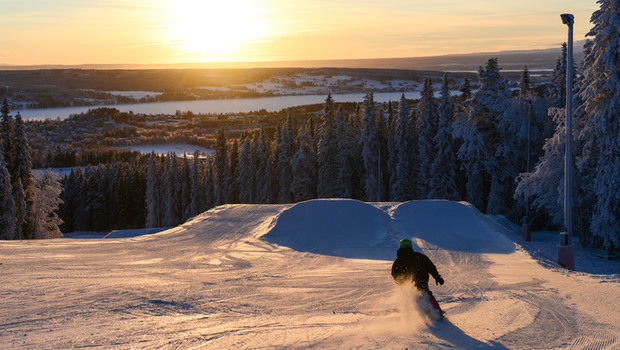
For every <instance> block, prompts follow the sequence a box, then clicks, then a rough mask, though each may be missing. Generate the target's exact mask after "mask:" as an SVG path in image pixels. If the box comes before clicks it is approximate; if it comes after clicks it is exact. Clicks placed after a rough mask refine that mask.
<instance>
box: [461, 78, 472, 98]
mask: <svg viewBox="0 0 620 350" xmlns="http://www.w3.org/2000/svg"><path fill="white" fill-rule="evenodd" d="M459 91H460V92H461V94H460V95H459V100H460V101H461V102H462V101H467V100H469V99H470V98H471V82H470V81H469V79H467V78H465V79H464V80H463V85H462V86H461V88H460V89H459Z"/></svg>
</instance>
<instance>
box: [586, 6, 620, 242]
mask: <svg viewBox="0 0 620 350" xmlns="http://www.w3.org/2000/svg"><path fill="white" fill-rule="evenodd" d="M598 3H599V4H600V8H599V9H598V10H597V11H595V12H594V13H593V14H592V18H591V20H590V22H592V24H593V25H594V26H593V27H592V29H591V30H590V32H588V34H586V36H588V37H593V40H592V41H589V42H587V44H586V45H588V47H587V48H586V50H585V51H586V52H587V55H586V56H585V58H584V61H583V69H582V75H583V79H582V81H581V91H580V93H579V97H580V98H581V100H582V101H583V102H582V103H581V105H580V106H579V107H578V114H579V115H580V116H581V119H580V128H579V131H580V132H579V134H578V135H579V136H578V137H579V142H580V144H581V145H582V149H581V154H580V155H579V159H578V163H577V165H578V168H579V173H580V177H581V181H582V186H583V188H584V189H586V191H585V193H587V194H590V195H591V196H592V197H593V200H592V202H593V203H594V207H593V208H592V220H591V223H590V229H591V231H592V236H593V238H594V242H593V243H594V244H596V245H601V246H603V247H606V248H610V249H611V248H618V247H620V151H619V150H620V73H619V72H620V1H618V0H599V1H598Z"/></svg>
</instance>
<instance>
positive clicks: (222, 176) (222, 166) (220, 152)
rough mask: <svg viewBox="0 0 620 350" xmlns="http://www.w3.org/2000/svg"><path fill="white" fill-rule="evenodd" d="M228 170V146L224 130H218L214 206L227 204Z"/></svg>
mask: <svg viewBox="0 0 620 350" xmlns="http://www.w3.org/2000/svg"><path fill="white" fill-rule="evenodd" d="M228 169H229V164H228V146H227V145H226V136H225V135H224V129H220V130H219V131H218V133H217V141H216V143H215V187H214V191H215V205H222V204H225V203H228V188H227V187H228V186H227V185H228Z"/></svg>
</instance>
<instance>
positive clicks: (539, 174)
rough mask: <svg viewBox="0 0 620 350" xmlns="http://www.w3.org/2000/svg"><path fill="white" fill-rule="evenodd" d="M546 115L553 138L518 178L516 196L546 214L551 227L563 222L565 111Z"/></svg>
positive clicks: (555, 109)
mask: <svg viewBox="0 0 620 350" xmlns="http://www.w3.org/2000/svg"><path fill="white" fill-rule="evenodd" d="M549 114H550V115H551V116H552V117H553V120H554V121H555V122H556V125H557V128H556V132H555V134H554V135H553V136H552V137H551V138H549V139H547V142H546V143H545V145H544V146H543V150H544V152H545V153H544V155H543V156H542V157H541V158H540V160H539V162H538V163H537V164H536V167H535V168H534V170H533V171H532V172H530V173H522V174H520V175H519V177H518V178H517V181H518V184H517V188H516V190H515V196H521V197H524V198H532V199H533V200H532V202H531V205H532V206H533V207H534V208H537V209H539V210H541V211H544V212H546V213H547V214H548V215H549V218H550V219H551V223H552V224H553V225H557V226H561V224H562V221H563V220H564V212H563V202H564V153H565V142H564V136H563V135H564V134H565V130H566V129H565V123H564V122H565V119H566V112H565V109H559V108H551V109H550V110H549Z"/></svg>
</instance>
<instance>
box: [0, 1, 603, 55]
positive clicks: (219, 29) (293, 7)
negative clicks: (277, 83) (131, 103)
mask: <svg viewBox="0 0 620 350" xmlns="http://www.w3.org/2000/svg"><path fill="white" fill-rule="evenodd" d="M0 4H2V6H0V8H1V9H2V15H0V64H15V65H31V64H106V63H109V64H121V63H130V64H141V63H185V62H215V61H274V60H277V61H280V60H314V59H344V58H387V57H414V56H432V55H442V54H453V53H471V52H494V51H501V50H521V49H540V48H549V47H557V46H559V45H560V43H561V42H563V41H566V36H567V27H566V26H565V25H563V24H562V22H561V20H560V14H561V13H564V12H569V13H573V14H574V15H575V40H582V39H583V38H584V35H585V34H586V33H587V31H588V30H590V28H591V27H592V25H591V24H590V23H589V21H590V16H591V15H592V12H594V11H595V10H596V9H597V8H598V6H597V4H596V1H595V0H543V1H540V0H537V1H535V0H519V1H515V0H484V1H462V0H434V1H417V0H372V1H371V0H311V1H306V0H217V1H213V0H54V1H50V0H0Z"/></svg>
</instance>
